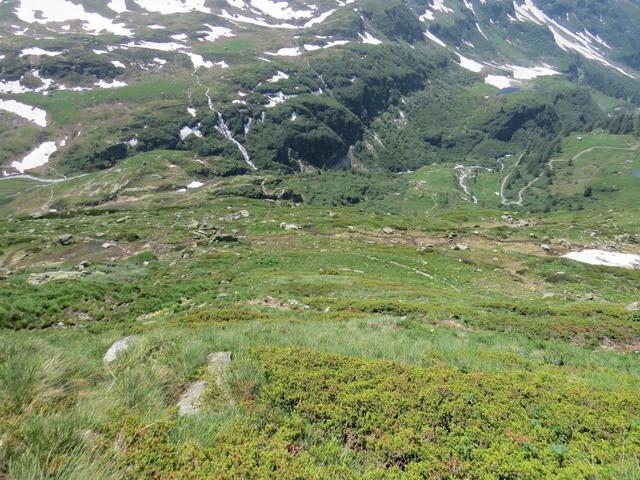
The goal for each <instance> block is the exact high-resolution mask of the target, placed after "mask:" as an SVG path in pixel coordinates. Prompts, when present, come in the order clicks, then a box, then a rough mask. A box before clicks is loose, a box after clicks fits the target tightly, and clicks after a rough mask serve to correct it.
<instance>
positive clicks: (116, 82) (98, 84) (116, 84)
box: [95, 80, 127, 88]
mask: <svg viewBox="0 0 640 480" xmlns="http://www.w3.org/2000/svg"><path fill="white" fill-rule="evenodd" d="M95 86H96V87H98V88H120V87H126V86H127V84H126V83H124V82H121V81H119V80H111V83H109V82H106V81H104V80H100V81H99V82H96V83H95Z"/></svg>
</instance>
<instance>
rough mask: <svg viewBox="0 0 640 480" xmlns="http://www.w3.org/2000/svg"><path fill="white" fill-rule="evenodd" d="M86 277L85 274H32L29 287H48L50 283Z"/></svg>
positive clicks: (61, 272) (60, 272)
mask: <svg viewBox="0 0 640 480" xmlns="http://www.w3.org/2000/svg"><path fill="white" fill-rule="evenodd" d="M84 276H85V272H71V271H69V272H67V271H58V272H45V273H32V274H31V275H29V278H28V279H27V283H28V284H29V285H34V286H39V285H46V284H47V283H49V282H53V281H57V280H79V279H80V278H82V277H84Z"/></svg>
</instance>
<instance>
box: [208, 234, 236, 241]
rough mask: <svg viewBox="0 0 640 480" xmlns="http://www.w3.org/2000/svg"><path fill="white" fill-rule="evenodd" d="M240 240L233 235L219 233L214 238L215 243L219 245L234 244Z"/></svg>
mask: <svg viewBox="0 0 640 480" xmlns="http://www.w3.org/2000/svg"><path fill="white" fill-rule="evenodd" d="M238 240H239V239H238V237H237V236H236V235H232V234H231V233H217V234H215V235H214V236H213V241H214V242H218V243H232V242H237V241H238Z"/></svg>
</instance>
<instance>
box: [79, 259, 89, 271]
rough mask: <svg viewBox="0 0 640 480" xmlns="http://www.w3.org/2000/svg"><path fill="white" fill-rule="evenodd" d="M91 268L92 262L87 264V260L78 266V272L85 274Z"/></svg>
mask: <svg viewBox="0 0 640 480" xmlns="http://www.w3.org/2000/svg"><path fill="white" fill-rule="evenodd" d="M90 266H91V262H87V261H86V260H84V261H82V262H80V263H79V264H78V270H79V271H80V272H84V271H86V270H87V269H88V268H89V267H90Z"/></svg>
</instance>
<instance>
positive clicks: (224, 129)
mask: <svg viewBox="0 0 640 480" xmlns="http://www.w3.org/2000/svg"><path fill="white" fill-rule="evenodd" d="M197 72H198V69H197V68H196V69H195V70H194V71H193V74H192V75H193V78H195V79H196V82H197V83H198V85H199V86H200V87H202V88H203V89H204V96H205V97H207V104H208V105H209V110H211V111H212V112H213V113H215V114H216V118H217V121H218V125H217V126H216V127H215V129H216V130H217V131H218V132H220V133H221V134H222V136H224V137H225V138H226V139H227V140H229V141H230V142H231V143H233V144H234V145H235V146H236V148H237V149H238V151H239V152H240V154H241V155H242V158H244V161H245V162H246V164H247V165H249V166H250V167H251V168H252V169H254V170H257V169H258V167H256V164H255V163H253V161H251V156H250V155H249V152H248V151H247V149H246V148H244V146H243V145H242V144H241V143H240V142H238V141H237V140H236V139H235V138H233V133H232V132H231V130H230V129H229V127H228V126H227V123H226V122H225V121H224V117H223V116H222V113H220V112H219V111H218V110H216V109H215V108H214V106H213V99H212V98H211V95H210V93H211V89H210V88H209V87H207V86H205V85H203V84H202V82H201V81H200V78H199V77H198V75H197Z"/></svg>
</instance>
